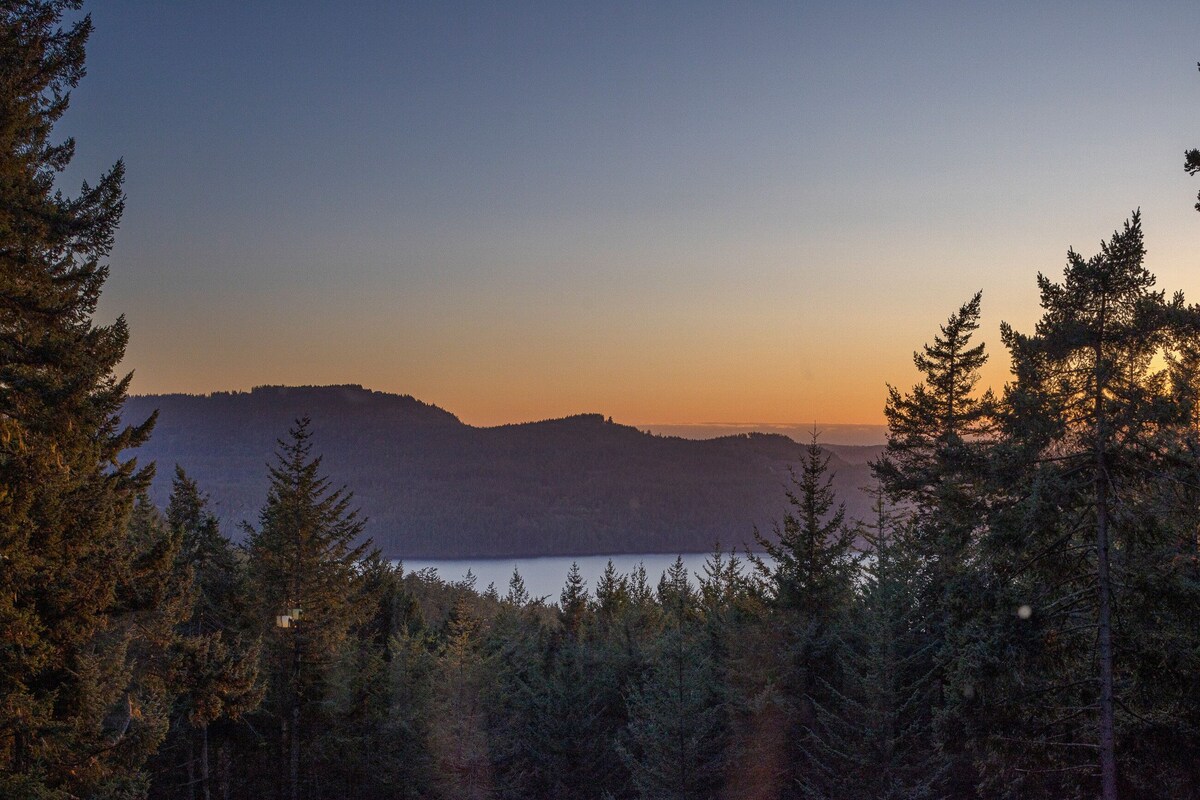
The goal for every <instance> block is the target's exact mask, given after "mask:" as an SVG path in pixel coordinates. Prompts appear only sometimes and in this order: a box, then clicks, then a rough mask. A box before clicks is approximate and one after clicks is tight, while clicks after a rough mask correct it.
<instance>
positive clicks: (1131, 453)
mask: <svg viewBox="0 0 1200 800" xmlns="http://www.w3.org/2000/svg"><path fill="white" fill-rule="evenodd" d="M1144 256H1145V248H1144V245H1143V240H1142V229H1141V218H1140V216H1139V215H1138V214H1137V213H1135V214H1134V215H1133V216H1132V218H1131V219H1130V220H1129V221H1127V222H1126V223H1125V226H1124V227H1123V229H1121V230H1118V231H1116V232H1115V233H1114V234H1113V236H1112V237H1111V238H1110V239H1109V240H1108V241H1106V242H1103V243H1101V247H1100V252H1099V253H1097V254H1096V255H1094V256H1092V257H1091V258H1084V257H1082V256H1080V255H1079V254H1077V253H1076V252H1074V251H1073V250H1072V251H1070V252H1069V253H1068V256H1067V266H1066V270H1065V272H1064V275H1063V280H1062V282H1061V283H1055V282H1053V281H1051V280H1050V279H1048V278H1046V277H1044V276H1040V275H1039V276H1038V286H1039V289H1040V290H1041V297H1042V308H1043V316H1042V318H1041V320H1040V321H1039V322H1038V324H1037V327H1036V329H1035V331H1034V333H1033V334H1030V335H1024V334H1020V333H1017V332H1016V331H1014V330H1013V329H1012V328H1011V327H1009V326H1007V325H1005V326H1004V327H1003V328H1002V335H1003V339H1004V343H1005V345H1006V346H1007V347H1008V349H1009V351H1010V353H1011V355H1012V361H1013V373H1014V378H1015V380H1014V381H1013V383H1011V384H1010V386H1009V388H1008V391H1007V393H1006V398H1005V405H1006V418H1005V430H1004V438H1003V442H1002V445H1001V446H1000V447H999V448H998V449H997V451H996V459H995V469H996V472H997V475H998V477H999V478H1000V480H999V482H998V483H999V488H998V496H997V504H996V508H997V509H998V511H997V513H996V514H995V515H994V519H993V523H992V525H991V531H990V533H989V540H988V543H987V544H988V548H989V551H990V552H989V553H988V557H989V560H990V564H991V565H992V574H994V575H995V576H996V579H997V585H996V591H995V592H994V593H993V594H994V595H995V596H996V597H1001V598H1004V597H1007V599H1008V602H1009V603H1011V604H1012V607H1013V608H1019V610H1020V614H1019V615H1011V613H1010V615H1008V619H1009V620H1010V621H1009V622H1008V623H1007V624H1005V625H1002V626H998V627H997V626H993V628H992V633H991V634H990V635H986V634H985V635H982V636H981V637H980V639H981V640H984V641H987V640H989V639H991V640H993V641H994V642H995V645H994V649H993V651H992V652H993V656H992V659H993V660H992V661H991V662H990V663H992V664H993V665H997V664H1000V663H1001V662H1003V666H1002V667H1000V668H998V669H996V672H995V674H996V675H997V676H998V677H999V678H1000V681H999V682H998V683H997V684H994V688H995V689H996V690H998V691H1000V692H1003V693H1005V694H1007V695H1009V703H1008V712H1007V714H1006V713H1004V711H1003V710H1002V709H1000V708H998V707H994V708H993V709H992V710H993V711H996V712H999V713H1000V716H999V717H998V718H994V719H992V720H991V721H990V723H989V724H990V727H991V728H992V730H993V735H992V738H991V740H992V748H991V750H992V754H993V763H992V764H991V766H990V768H989V772H990V773H991V774H992V776H993V779H994V780H996V781H997V783H1002V784H1004V785H1006V786H1008V787H1010V788H1009V791H1023V792H1025V793H1026V794H1027V795H1033V794H1034V793H1035V792H1042V793H1045V794H1048V795H1053V796H1058V797H1066V796H1075V794H1076V793H1079V792H1080V791H1088V781H1089V780H1092V779H1094V780H1095V784H1094V785H1092V786H1091V791H1098V793H1099V794H1100V796H1101V797H1103V798H1105V800H1113V799H1114V798H1116V797H1117V796H1118V792H1119V788H1120V787H1121V786H1125V787H1126V794H1136V795H1137V796H1154V794H1152V793H1151V792H1155V791H1156V790H1154V789H1153V788H1152V787H1154V786H1155V785H1161V783H1162V781H1163V779H1164V778H1165V777H1166V775H1167V774H1168V773H1169V772H1170V770H1168V769H1167V767H1168V766H1169V765H1171V764H1173V763H1174V761H1175V758H1176V757H1177V755H1178V752H1177V748H1178V747H1179V746H1180V745H1179V744H1175V745H1172V748H1173V749H1174V750H1176V752H1171V751H1162V752H1159V753H1158V754H1157V756H1156V757H1155V758H1154V759H1153V760H1152V761H1151V763H1155V762H1158V763H1159V764H1160V765H1159V766H1158V767H1155V769H1154V772H1155V774H1153V775H1151V774H1148V773H1146V772H1145V769H1144V768H1142V767H1141V763H1143V762H1142V758H1139V759H1138V760H1137V762H1135V761H1134V760H1132V759H1129V758H1124V757H1122V752H1132V748H1133V747H1135V743H1137V742H1141V741H1142V740H1143V737H1146V736H1151V737H1155V738H1157V737H1158V736H1159V734H1160V731H1161V725H1162V723H1163V721H1164V718H1163V716H1162V715H1163V713H1164V712H1166V713H1167V716H1169V717H1174V718H1176V719H1177V715H1176V714H1175V713H1174V712H1171V711H1169V710H1168V708H1167V707H1165V705H1164V704H1163V702H1162V700H1163V698H1164V695H1163V694H1162V693H1161V692H1162V690H1161V689H1160V688H1159V687H1157V686H1155V685H1153V684H1154V683H1156V682H1157V681H1158V680H1161V678H1155V677H1154V673H1155V672H1156V671H1158V670H1161V669H1163V667H1164V666H1166V664H1167V663H1170V661H1171V660H1172V658H1171V657H1170V655H1169V654H1170V653H1171V652H1173V651H1174V652H1178V651H1177V648H1175V647H1170V648H1167V649H1166V651H1165V652H1164V650H1163V641H1162V640H1161V639H1160V638H1159V637H1157V636H1156V635H1154V634H1153V632H1152V631H1151V630H1150V629H1149V626H1148V623H1147V621H1148V620H1151V619H1156V620H1160V621H1164V622H1165V621H1166V620H1169V619H1172V618H1177V616H1178V614H1179V612H1180V611H1182V610H1183V609H1180V608H1173V604H1175V603H1177V602H1183V603H1186V602H1187V601H1186V599H1184V598H1183V597H1182V596H1181V595H1180V594H1179V592H1178V591H1176V589H1177V588H1178V587H1179V586H1180V579H1181V576H1180V575H1179V574H1178V573H1177V569H1178V564H1179V563H1180V562H1178V561H1177V560H1176V559H1175V557H1174V556H1175V555H1177V554H1178V550H1177V548H1178V545H1179V543H1180V542H1181V541H1186V540H1187V539H1188V538H1190V539H1192V540H1193V541H1194V537H1195V509H1194V507H1193V508H1191V509H1188V510H1187V511H1186V512H1185V514H1184V517H1186V518H1190V519H1189V521H1188V522H1187V523H1184V524H1185V526H1187V527H1190V528H1191V530H1190V531H1186V532H1184V534H1183V536H1182V537H1181V536H1180V535H1179V534H1180V529H1179V528H1178V527H1177V526H1176V524H1175V523H1174V522H1173V520H1179V515H1177V514H1172V513H1170V512H1169V509H1171V508H1172V507H1173V506H1174V502H1173V500H1172V494H1171V489H1172V486H1171V483H1172V482H1171V480H1170V478H1171V460H1170V458H1169V456H1170V451H1171V448H1170V447H1168V446H1166V445H1167V444H1168V443H1169V442H1170V441H1172V440H1174V438H1175V437H1173V436H1172V435H1171V432H1172V431H1175V430H1182V429H1185V428H1186V427H1187V421H1186V416H1187V415H1186V414H1185V413H1181V412H1183V411H1184V409H1183V408H1182V406H1181V405H1180V404H1179V403H1177V402H1173V401H1172V397H1171V393H1170V391H1169V390H1168V387H1169V381H1168V375H1167V373H1165V372H1163V371H1161V370H1159V369H1158V367H1157V358H1159V357H1161V356H1162V355H1163V354H1164V353H1165V352H1167V351H1168V350H1169V349H1170V347H1171V344H1172V342H1173V341H1175V340H1176V339H1177V338H1178V337H1179V336H1180V335H1183V336H1184V337H1185V338H1191V337H1194V335H1195V331H1196V330H1200V324H1198V321H1200V317H1198V315H1197V310H1196V309H1195V308H1188V307H1186V306H1184V304H1183V298H1182V296H1180V295H1176V296H1175V297H1174V298H1173V299H1171V300H1167V299H1166V297H1165V296H1164V293H1163V292H1161V291H1155V290H1154V289H1153V287H1154V282H1155V281H1154V276H1153V275H1151V274H1150V273H1149V272H1148V271H1147V270H1146V268H1145V266H1144V265H1143V259H1144ZM982 594H984V593H981V595H982ZM1017 604H1020V605H1019V606H1018V605H1017ZM996 605H999V606H1000V607H1002V603H1001V604H996ZM1198 610H1200V609H1197V608H1192V609H1191V611H1192V612H1195V611H1198ZM1185 660H1186V659H1185ZM983 663H987V660H986V659H984V660H983ZM1155 665H1157V666H1155ZM985 671H986V669H985ZM997 754H998V755H997ZM1089 754H1094V756H1093V757H1091V758H1089V757H1087V756H1088V755H1089ZM1192 761H1194V758H1193V759H1192ZM1122 765H1124V766H1122ZM1122 773H1124V774H1122ZM1021 787H1024V788H1021ZM1022 796H1025V795H1022Z"/></svg>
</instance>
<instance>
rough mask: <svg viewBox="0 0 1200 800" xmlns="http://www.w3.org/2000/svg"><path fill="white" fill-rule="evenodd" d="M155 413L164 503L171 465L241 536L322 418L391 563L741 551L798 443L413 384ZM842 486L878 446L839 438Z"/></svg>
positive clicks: (141, 409) (771, 513)
mask: <svg viewBox="0 0 1200 800" xmlns="http://www.w3.org/2000/svg"><path fill="white" fill-rule="evenodd" d="M156 409H157V410H158V411H159V419H158V424H157V426H156V428H155V431H154V434H153V436H152V437H151V439H150V441H149V442H148V443H147V444H145V445H143V446H142V447H141V448H140V449H139V450H137V451H135V454H136V455H137V456H138V458H139V460H140V461H143V462H144V461H147V460H152V461H155V462H157V463H158V470H157V474H156V477H155V480H154V483H153V486H152V491H151V495H152V498H153V499H154V501H155V502H156V503H157V504H159V505H164V504H165V503H166V500H167V496H168V494H169V491H170V484H171V476H172V474H173V473H174V465H175V464H176V463H178V464H179V465H181V466H182V467H183V468H184V469H185V470H187V472H188V473H189V475H191V476H192V477H193V478H195V479H196V480H197V481H198V482H199V484H200V486H201V487H202V488H203V489H204V490H205V491H207V492H208V493H209V495H210V496H211V498H212V502H213V509H214V511H215V513H216V514H217V515H218V517H219V518H220V520H221V523H222V529H223V530H224V531H225V533H226V534H227V535H229V536H231V537H233V538H235V539H238V538H241V536H242V528H241V523H242V522H249V523H251V524H255V525H256V524H257V521H258V511H259V509H260V508H261V507H262V504H263V501H264V500H265V498H266V491H267V482H268V481H267V466H266V465H267V463H268V462H270V461H273V453H274V451H275V447H276V440H277V439H280V438H284V437H285V436H286V434H287V431H288V428H290V427H291V426H292V424H293V423H294V420H295V419H296V418H297V417H300V416H304V415H307V416H309V417H311V418H312V422H313V441H314V449H315V452H316V453H319V454H321V455H322V456H323V458H324V461H323V464H322V469H323V472H324V473H325V474H327V475H329V477H330V479H331V481H332V483H333V484H334V485H342V484H345V485H346V486H347V487H348V488H349V489H350V490H351V491H353V492H354V495H355V500H354V502H355V504H356V505H358V506H360V507H361V509H362V511H363V513H364V514H365V515H366V516H367V517H368V520H369V521H368V523H367V528H366V533H367V534H368V535H370V536H371V537H372V538H373V539H374V540H375V542H376V544H377V545H378V546H379V547H380V548H381V549H382V550H383V552H384V554H385V555H387V556H389V557H392V558H455V557H460V558H461V557H489V556H495V557H501V556H504V557H517V556H538V555H595V554H605V553H638V552H659V553H677V552H703V551H707V550H710V549H711V548H712V547H713V546H714V544H715V543H716V542H718V541H719V542H720V543H721V544H722V545H723V546H725V547H729V546H731V545H736V546H739V547H741V546H742V545H743V544H745V543H751V542H753V530H754V527H755V526H758V527H759V528H760V529H761V530H763V531H769V530H770V529H771V526H772V522H773V520H777V519H779V518H781V517H782V514H783V511H784V509H785V507H786V499H785V496H784V484H785V483H786V481H787V478H788V468H789V465H795V464H798V463H799V461H800V457H801V449H802V448H801V445H799V444H797V443H796V442H795V441H793V440H792V439H790V438H788V437H786V436H782V435H779V434H762V433H748V434H738V435H734V436H724V437H719V438H715V439H706V440H694V439H682V438H678V437H673V436H658V435H655V434H651V433H645V432H642V431H639V430H637V429H636V428H633V427H630V426H627V425H620V424H617V423H614V422H612V421H611V419H606V418H605V417H604V416H603V415H601V414H580V415H576V416H571V417H565V418H562V419H554V420H544V421H541V422H530V423H520V424H510V425H502V426H498V427H491V428H477V427H473V426H471V425H467V424H465V423H463V422H462V421H461V420H459V419H458V417H456V416H455V415H454V414H452V413H450V412H448V411H446V410H444V409H441V408H439V407H437V406H435V405H431V404H428V403H424V402H422V401H420V400H417V399H416V398H414V397H412V396H410V395H396V394H388V393H385V392H377V391H371V390H368V389H363V388H362V387H361V386H357V385H342V386H298V387H286V386H262V387H257V388H255V389H253V390H251V391H249V392H216V393H213V394H209V395H185V394H168V395H143V396H133V397H130V398H129V399H128V400H127V402H126V404H125V412H124V416H125V418H126V420H127V421H130V422H140V421H141V420H143V419H145V418H146V417H147V416H149V415H150V414H151V413H152V412H153V411H154V410H156ZM828 449H829V451H830V453H831V461H830V467H831V469H833V470H834V471H835V472H836V476H835V478H834V486H835V488H836V489H837V491H838V494H839V496H840V497H841V498H842V499H844V501H845V502H846V506H847V511H848V513H849V514H850V515H851V516H852V517H864V516H866V515H867V514H868V511H869V502H868V500H867V498H866V496H865V495H864V494H863V493H862V491H861V488H862V487H863V486H866V485H868V484H869V483H870V481H871V478H870V470H869V466H868V464H867V461H868V460H870V459H871V458H874V457H875V456H877V455H878V453H879V451H880V450H881V449H882V448H881V447H878V446H875V447H864V446H861V445H860V446H849V447H841V446H838V445H830V446H828Z"/></svg>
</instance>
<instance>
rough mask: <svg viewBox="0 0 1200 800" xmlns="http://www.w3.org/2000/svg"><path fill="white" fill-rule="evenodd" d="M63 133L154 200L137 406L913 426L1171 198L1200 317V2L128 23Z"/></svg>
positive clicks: (114, 300) (128, 302)
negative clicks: (950, 345)
mask: <svg viewBox="0 0 1200 800" xmlns="http://www.w3.org/2000/svg"><path fill="white" fill-rule="evenodd" d="M85 10H87V11H89V12H90V13H91V15H92V18H93V21H94V23H95V33H94V34H93V36H92V39H91V41H90V46H89V51H88V76H87V77H86V78H85V79H84V81H83V82H82V83H81V84H80V86H79V87H78V88H77V89H76V91H75V92H74V94H73V96H72V104H71V109H70V111H69V112H68V114H67V116H66V117H64V119H63V121H62V122H61V123H60V125H59V128H58V132H59V133H60V134H61V135H64V136H66V135H70V136H74V137H75V139H76V142H77V156H76V159H75V162H74V163H73V165H72V166H71V168H70V169H69V170H68V172H67V173H65V174H64V175H63V177H62V181H61V184H62V186H63V187H64V188H65V189H66V190H68V191H74V190H75V189H76V188H77V187H78V185H79V183H80V182H81V181H83V180H91V181H94V180H95V179H96V178H97V177H98V176H99V175H100V174H101V173H102V172H103V171H104V170H105V169H107V168H108V167H109V166H110V165H111V164H112V163H113V162H114V161H115V160H116V159H117V158H123V159H124V160H125V164H126V169H127V179H126V192H127V195H128V201H127V206H126V211H125V216H124V220H123V224H122V226H121V229H120V231H119V232H118V235H117V242H116V246H115V248H114V250H113V253H112V256H111V260H110V261H111V276H110V278H109V281H108V283H107V285H106V288H105V294H104V296H103V299H102V302H101V306H100V309H99V312H98V317H99V319H101V320H111V319H113V318H115V317H116V316H117V315H118V314H124V315H125V316H126V318H127V319H128V322H129V326H130V330H131V341H130V344H129V348H128V350H127V353H126V359H125V361H124V362H123V366H124V368H126V369H130V370H133V372H134V380H133V386H132V389H133V391H134V392H135V393H139V394H147V393H161V392H192V393H203V392H210V391H225V390H245V389H249V388H251V387H253V386H256V385H261V384H329V383H358V384H363V385H365V386H367V387H369V388H372V389H377V390H381V391H391V392H398V393H405V394H412V395H414V396H416V397H418V398H420V399H422V400H424V401H426V402H431V403H435V404H437V405H439V406H441V407H443V408H446V409H447V410H450V411H452V412H453V413H455V414H457V415H458V416H459V417H460V418H461V419H463V420H464V421H465V422H469V423H472V424H477V425H492V424H500V423H507V422H520V421H527V420H535V419H543V418H550V417H561V416H565V415H569V414H574V413H582V412H600V413H603V414H605V415H611V416H613V417H614V418H615V419H616V420H617V421H619V422H624V423H627V424H634V425H652V424H675V425H694V424H704V423H713V424H717V423H720V424H744V423H774V424H794V423H795V424H799V423H804V424H808V423H810V422H818V423H821V424H838V423H841V424H868V425H869V424H877V423H880V422H882V420H883V405H884V399H885V396H886V385H887V384H889V383H890V384H894V385H897V386H899V387H902V388H905V387H908V386H911V384H912V383H913V382H915V381H916V380H917V377H918V376H917V374H916V372H915V370H914V368H913V365H912V352H913V350H915V349H917V348H918V347H920V346H921V344H922V343H924V342H926V341H929V340H930V339H931V338H932V336H933V335H934V334H935V333H936V331H937V326H938V325H939V324H940V323H942V322H944V321H945V319H946V317H947V316H948V315H949V314H950V313H951V312H952V311H953V310H955V309H956V308H957V307H958V306H959V305H960V304H961V303H963V302H964V301H965V300H967V299H968V298H969V297H970V296H971V295H972V294H973V293H974V292H975V291H977V290H981V289H982V290H983V293H984V295H983V296H984V299H983V309H984V311H983V319H982V329H981V334H980V335H981V336H982V338H983V340H984V341H986V342H987V343H988V346H989V350H990V352H991V353H992V361H991V363H990V364H989V365H988V367H987V369H986V371H985V373H984V381H985V383H987V384H988V385H991V386H995V387H1000V386H1001V385H1002V384H1003V383H1004V381H1005V379H1006V376H1007V359H1006V357H1005V355H1004V353H1003V350H1002V348H1001V346H1000V342H999V335H998V328H999V324H1000V322H1001V320H1006V321H1008V322H1011V323H1012V324H1014V325H1015V326H1016V327H1017V328H1018V329H1019V330H1025V329H1028V328H1030V327H1032V325H1033V323H1034V321H1035V320H1036V319H1037V316H1038V305H1037V303H1038V296H1037V290H1036V285H1035V277H1036V275H1037V273H1038V272H1043V273H1045V274H1047V275H1051V276H1056V275H1060V274H1061V270H1062V267H1063V265H1064V264H1065V255H1066V252H1067V248H1068V247H1070V246H1074V247H1075V248H1076V249H1077V250H1078V251H1079V252H1081V253H1082V254H1084V255H1090V254H1092V253H1094V252H1095V251H1096V250H1097V248H1098V245H1099V242H1100V240H1101V239H1103V238H1106V237H1107V236H1109V235H1110V234H1111V233H1112V231H1113V230H1114V229H1116V228H1118V227H1120V225H1121V224H1122V223H1123V221H1124V220H1125V219H1126V218H1127V217H1128V215H1129V214H1130V212H1131V211H1132V210H1133V209H1135V208H1140V209H1141V210H1142V214H1143V226H1144V229H1145V232H1146V242H1147V247H1148V250H1149V256H1148V261H1147V263H1148V266H1149V267H1150V269H1151V271H1152V272H1154V273H1155V274H1156V275H1157V276H1158V278H1159V284H1160V286H1161V287H1163V288H1166V289H1168V290H1170V291H1173V290H1176V289H1182V290H1184V291H1185V292H1186V293H1188V294H1189V296H1190V297H1191V298H1192V299H1193V300H1200V270H1198V269H1197V266H1198V264H1197V261H1198V255H1200V214H1197V213H1196V212H1195V211H1194V210H1193V209H1192V205H1193V203H1195V201H1196V193H1197V190H1200V178H1190V177H1189V176H1187V175H1186V174H1185V173H1184V171H1183V153H1184V150H1185V149H1187V148H1190V147H1200V73H1198V72H1197V66H1196V62H1197V61H1198V60H1200V44H1198V43H1200V4H1197V3H1195V2H1194V1H1193V2H1186V3H1183V2H1181V3H1142V4H1131V3H1128V2H1125V3H1104V2H1080V3H1068V2H1056V3H1045V2H1038V3H1026V4H1022V3H991V2H944V3H932V2H904V3H895V2H886V3H884V2H880V3H867V2H863V3H804V2H788V3H783V2H779V3H773V2H771V3H751V2H738V3H707V2H688V3H671V2H661V3H646V2H631V3H602V2H592V3H563V2H547V3H520V2H511V3H490V2H489V3H459V2H449V1H447V2H430V3H401V2H375V3H372V2H350V1H349V0H347V1H345V2H301V1H300V0H290V1H289V2H266V1H265V0H261V1H260V0H252V1H247V2H241V1H239V2H206V3H162V2H132V1H131V0H106V1H105V2H104V3H99V2H91V3H87V4H86V5H85Z"/></svg>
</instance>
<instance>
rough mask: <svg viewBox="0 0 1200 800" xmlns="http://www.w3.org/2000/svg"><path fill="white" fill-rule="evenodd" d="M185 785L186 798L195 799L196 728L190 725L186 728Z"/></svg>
mask: <svg viewBox="0 0 1200 800" xmlns="http://www.w3.org/2000/svg"><path fill="white" fill-rule="evenodd" d="M187 787H188V788H187V796H188V800H196V730H195V728H193V727H192V726H191V725H189V726H188V728H187Z"/></svg>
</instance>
